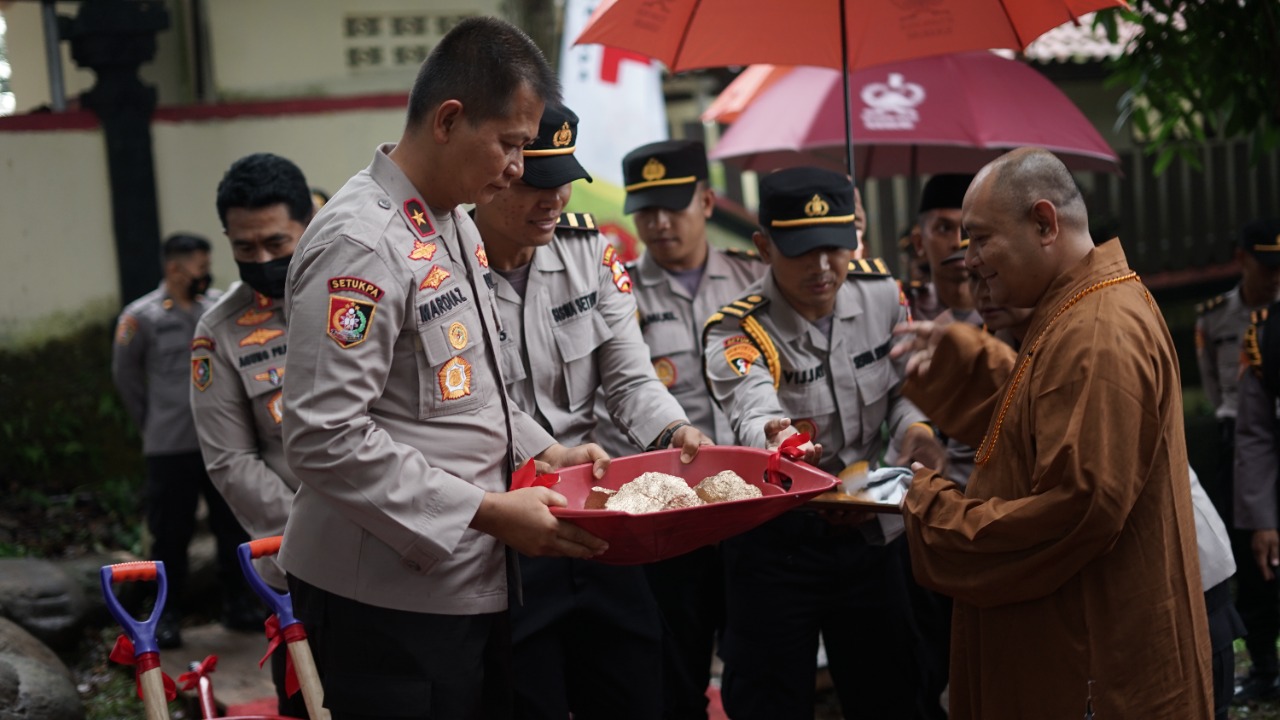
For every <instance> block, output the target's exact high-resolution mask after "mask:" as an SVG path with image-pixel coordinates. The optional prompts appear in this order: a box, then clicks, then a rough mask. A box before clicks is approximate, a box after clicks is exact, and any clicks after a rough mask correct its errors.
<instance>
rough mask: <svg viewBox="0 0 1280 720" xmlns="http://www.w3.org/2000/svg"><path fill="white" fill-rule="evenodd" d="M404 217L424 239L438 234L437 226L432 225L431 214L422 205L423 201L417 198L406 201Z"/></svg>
mask: <svg viewBox="0 0 1280 720" xmlns="http://www.w3.org/2000/svg"><path fill="white" fill-rule="evenodd" d="M404 216H405V217H406V218H408V220H409V224H410V225H411V226H413V229H414V230H417V231H418V234H419V235H421V236H422V237H424V238H427V237H431V236H432V235H435V234H436V226H435V225H432V224H431V213H428V212H427V208H426V206H425V205H423V204H422V201H421V200H418V199H417V198H414V199H412V200H405V201H404Z"/></svg>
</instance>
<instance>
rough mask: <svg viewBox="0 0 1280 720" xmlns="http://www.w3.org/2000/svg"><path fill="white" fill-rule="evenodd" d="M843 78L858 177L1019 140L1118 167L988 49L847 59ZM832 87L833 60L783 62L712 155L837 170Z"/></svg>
mask: <svg viewBox="0 0 1280 720" xmlns="http://www.w3.org/2000/svg"><path fill="white" fill-rule="evenodd" d="M751 69H754V67H753V68H751ZM762 72H763V71H757V72H756V73H754V74H756V75H758V74H761V73H762ZM744 74H745V73H744ZM776 75H777V72H776V71H775V73H774V76H776ZM749 79H751V78H749ZM735 83H736V81H735ZM850 85H851V87H852V91H853V96H854V100H853V105H852V114H851V115H852V123H853V136H854V137H855V138H857V141H856V143H855V147H854V155H855V163H856V167H857V170H858V175H859V176H860V177H889V176H892V175H916V174H921V173H927V174H932V173H939V172H976V171H977V170H978V169H979V168H981V167H982V166H983V165H984V164H986V163H987V162H989V161H991V160H992V159H994V158H995V157H996V156H998V155H999V154H1000V153H1002V152H1004V151H1006V150H1008V149H1010V148H1014V147H1020V146H1023V145H1037V146H1040V147H1044V148H1046V149H1048V150H1051V151H1053V152H1054V153H1056V154H1057V155H1058V156H1059V157H1061V158H1062V160H1063V161H1064V162H1065V163H1067V165H1068V166H1070V167H1071V168H1072V169H1076V170H1103V171H1110V172H1117V171H1118V170H1119V159H1118V158H1117V157H1116V154H1115V152H1114V151H1113V150H1112V149H1111V148H1110V147H1109V146H1108V145H1107V143H1106V141H1105V140H1103V139H1102V136H1101V135H1099V134H1098V131H1097V130H1096V129H1094V127H1093V125H1092V124H1091V123H1090V122H1089V121H1088V119H1086V118H1085V116H1084V115H1083V114H1082V113H1081V112H1080V110H1079V109H1078V108H1076V106H1075V105H1074V104H1072V102H1071V100H1069V99H1068V98H1067V97H1066V96H1065V95H1063V94H1062V92H1061V91H1060V90H1058V88H1057V87H1055V86H1054V84H1053V83H1051V82H1049V81H1048V80H1047V79H1045V77H1044V76H1043V75H1041V74H1040V73H1038V72H1036V71H1035V70H1033V69H1031V68H1030V67H1028V66H1027V65H1026V64H1024V63H1022V62H1018V61H1016V60H1007V59H1005V58H1002V57H1000V56H999V55H996V54H994V53H989V52H968V53H957V54H953V55H940V56H936V57H927V58H920V59H916V60H905V61H902V62H897V63H890V64H888V65H881V66H878V67H875V68H868V69H864V70H858V71H857V72H854V73H853V74H852V75H851V76H850ZM841 90H842V85H841V73H840V72H839V71H838V70H832V69H829V68H815V67H798V68H793V69H791V70H790V71H789V72H785V73H783V74H782V75H781V76H780V77H777V78H776V79H775V80H774V81H773V82H772V84H770V85H769V86H768V87H766V88H765V89H764V90H763V91H762V92H760V93H759V94H758V95H757V96H756V97H755V98H754V99H753V100H751V101H750V102H749V103H748V104H747V105H746V107H745V109H743V110H742V111H741V113H740V114H739V115H738V117H737V120H736V121H734V123H733V124H732V125H731V126H730V127H729V129H728V130H727V131H725V133H724V135H723V136H722V137H721V138H720V141H719V142H718V143H717V144H716V146H715V148H713V150H712V152H711V157H712V158H715V159H722V160H731V161H733V162H734V164H736V165H740V166H741V167H744V168H746V169H750V170H762V171H763V170H772V169H775V168H778V167H786V166H788V165H798V164H812V163H815V162H816V163H817V164H820V165H825V166H827V167H830V168H832V169H837V170H838V169H843V168H844V164H845V157H844V150H845V145H844V143H845V139H844V111H843V105H844V103H843V96H842V92H841ZM730 91H733V93H732V95H731V97H733V98H739V97H740V96H741V94H742V93H741V91H740V90H739V91H734V88H733V85H732V84H731V85H730V87H728V88H726V89H725V92H726V93H730Z"/></svg>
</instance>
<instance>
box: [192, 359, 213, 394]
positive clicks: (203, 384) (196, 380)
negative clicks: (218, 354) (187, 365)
mask: <svg viewBox="0 0 1280 720" xmlns="http://www.w3.org/2000/svg"><path fill="white" fill-rule="evenodd" d="M191 384H192V385H195V386H196V389H197V390H199V391H200V392H204V391H205V390H208V389H209V386H210V385H212V384H213V365H212V364H210V362H209V356H208V355H201V356H200V357H193V358H191Z"/></svg>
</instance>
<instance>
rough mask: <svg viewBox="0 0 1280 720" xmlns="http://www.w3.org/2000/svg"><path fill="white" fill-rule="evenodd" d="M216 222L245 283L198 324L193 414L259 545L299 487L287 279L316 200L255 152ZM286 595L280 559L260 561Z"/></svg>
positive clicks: (278, 673)
mask: <svg viewBox="0 0 1280 720" xmlns="http://www.w3.org/2000/svg"><path fill="white" fill-rule="evenodd" d="M217 208H218V218H219V219H220V220H221V221H222V227H223V231H224V232H225V233H226V235H227V239H228V240H229V241H230V242H231V253H232V255H233V257H234V258H235V261H236V265H237V266H239V269H240V279H241V280H242V281H243V282H240V283H236V284H235V285H234V286H232V288H231V290H230V291H229V292H227V293H226V294H225V295H223V296H222V300H221V301H219V302H218V304H217V305H215V306H214V307H213V308H212V309H210V310H209V312H207V313H205V314H204V316H203V317H202V318H200V322H199V324H198V325H197V326H196V338H195V340H194V341H193V342H192V343H191V348H192V350H191V363H192V367H195V368H199V371H198V372H195V373H193V375H192V379H191V408H192V411H193V412H194V414H195V422H196V433H197V434H198V435H199V437H200V448H201V450H202V452H203V454H204V461H205V466H206V467H207V468H208V470H209V477H210V478H211V479H212V480H213V484H214V486H215V487H217V488H218V491H219V492H220V493H222V496H223V498H225V499H226V501H227V504H228V505H230V506H231V510H232V512H234V513H235V515H236V517H237V518H238V519H239V520H240V523H241V524H242V525H243V526H244V528H245V529H246V530H247V531H248V532H249V535H250V536H251V537H254V538H261V537H271V536H273V535H280V534H281V533H283V532H284V526H285V520H287V519H288V517H289V508H290V506H291V505H292V504H293V493H294V491H296V490H297V489H298V480H297V478H296V477H295V476H294V474H293V470H291V469H290V468H289V465H288V464H287V463H286V462H285V460H284V438H283V436H282V432H281V423H282V421H283V419H284V402H283V398H284V388H283V384H284V379H285V371H286V366H285V353H286V350H287V348H288V346H287V345H286V336H285V332H286V330H287V325H286V324H285V313H284V287H285V277H286V273H287V272H288V270H289V261H290V260H291V259H292V257H293V250H294V247H295V246H296V245H297V243H298V239H299V238H301V237H302V233H303V231H304V230H306V227H307V223H308V222H310V221H311V215H312V208H313V204H312V198H311V191H310V190H309V189H308V187H307V180H306V178H305V177H303V174H302V171H301V170H299V169H298V166H297V165H294V164H293V163H292V162H290V161H289V160H286V159H285V158H282V157H280V156H278V155H272V154H270V153H255V154H253V155H248V156H246V157H243V158H240V159H239V160H237V161H235V162H234V163H232V165H231V167H230V169H228V170H227V172H226V174H225V175H223V177H222V181H221V182H220V183H218V194H217ZM256 565H257V568H258V571H259V572H260V573H261V574H262V577H263V579H264V580H265V581H266V582H267V584H268V585H270V586H272V587H274V588H276V589H277V590H279V591H281V592H283V591H284V590H285V588H286V584H285V577H284V571H283V570H281V569H280V567H279V565H278V564H277V563H276V561H275V559H274V558H264V559H261V560H258V561H257V562H256ZM286 652H287V650H286V648H285V646H284V645H281V646H280V647H279V648H278V649H277V650H276V651H275V652H274V653H273V654H272V657H271V662H272V668H271V669H272V679H273V680H274V681H275V685H276V697H277V699H278V704H279V712H280V714H281V715H285V716H288V717H306V716H307V715H306V705H305V704H304V703H303V701H302V696H301V694H295V695H294V696H293V697H292V698H290V697H289V695H288V693H287V692H286V691H285V654H286Z"/></svg>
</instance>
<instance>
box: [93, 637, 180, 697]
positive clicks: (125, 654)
mask: <svg viewBox="0 0 1280 720" xmlns="http://www.w3.org/2000/svg"><path fill="white" fill-rule="evenodd" d="M107 657H108V658H109V659H110V660H111V662H114V663H118V664H120V665H133V666H135V670H134V674H133V677H134V682H135V683H137V686H138V699H139V700H141V699H143V697H142V673H144V672H146V671H148V670H153V669H155V668H159V667H160V653H158V652H144V653H142V654H141V655H138V656H136V657H135V656H134V652H133V641H132V640H130V639H129V638H128V637H126V636H124V635H121V636H119V637H117V638H116V644H115V647H113V648H111V654H110V655H108V656H107ZM160 677H161V678H163V679H164V699H165V700H166V701H167V702H173V701H174V700H175V699H177V697H178V687H177V686H176V685H174V684H173V678H171V677H169V676H168V675H165V674H164V671H161V672H160Z"/></svg>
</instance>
